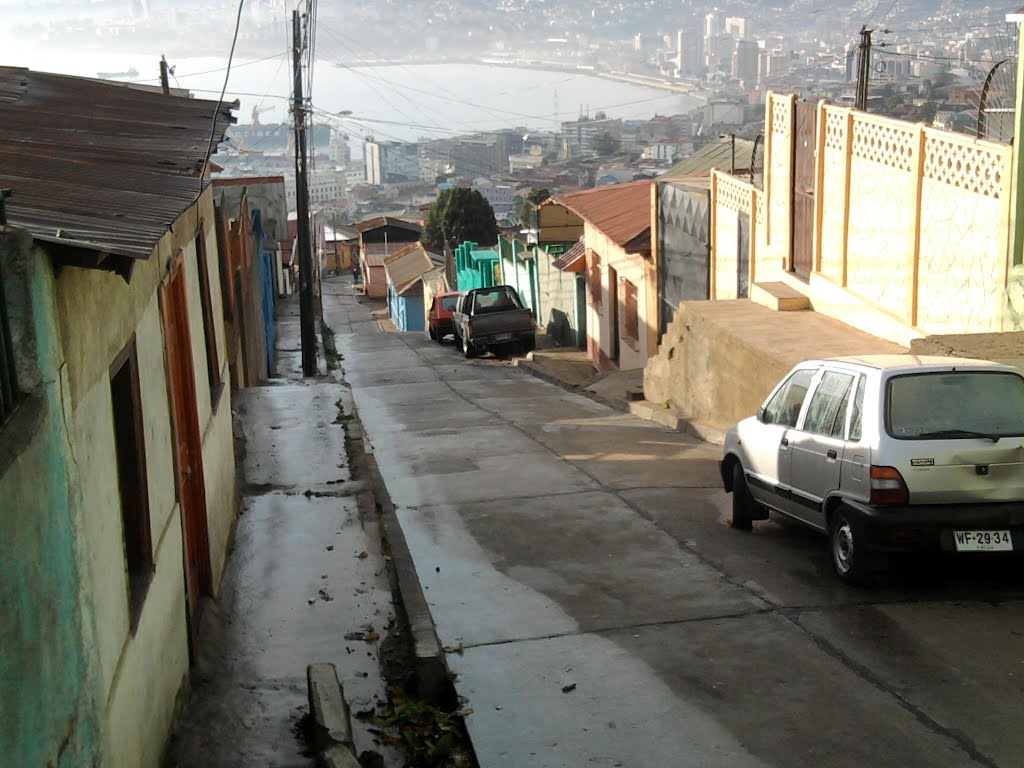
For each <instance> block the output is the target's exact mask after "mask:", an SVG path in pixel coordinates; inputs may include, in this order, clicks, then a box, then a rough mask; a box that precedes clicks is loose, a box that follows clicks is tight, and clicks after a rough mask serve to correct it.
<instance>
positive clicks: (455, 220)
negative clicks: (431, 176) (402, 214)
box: [420, 187, 498, 253]
mask: <svg viewBox="0 0 1024 768" xmlns="http://www.w3.org/2000/svg"><path fill="white" fill-rule="evenodd" d="M420 240H421V241H422V242H423V244H424V245H425V246H426V247H427V248H430V249H431V250H433V251H436V252H438V253H441V252H443V251H444V249H445V248H448V249H451V250H454V249H455V247H456V246H458V245H461V244H462V243H464V242H466V241H467V240H472V241H473V242H474V243H480V244H481V245H493V244H494V243H497V242H498V224H497V222H496V221H495V220H494V209H493V208H491V204H490V203H489V202H487V199H486V198H485V197H484V196H483V195H481V194H480V192H478V191H477V190H475V189H469V188H468V187H453V188H451V189H446V190H444V191H443V192H441V194H439V195H438V196H437V202H436V203H434V206H433V207H432V208H431V209H430V213H429V214H428V215H427V222H426V225H425V226H424V227H423V234H422V236H421V237H420Z"/></svg>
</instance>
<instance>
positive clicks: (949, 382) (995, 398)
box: [885, 371, 1024, 440]
mask: <svg viewBox="0 0 1024 768" xmlns="http://www.w3.org/2000/svg"><path fill="white" fill-rule="evenodd" d="M886 400H887V406H886V419H885V421H886V429H887V430H888V432H889V434H890V435H892V436H893V437H895V438H898V439H901V440H943V439H947V440H952V439H963V438H969V437H984V438H989V439H993V440H996V439H998V438H1000V437H1006V436H1008V435H1024V378H1021V377H1020V376H1018V375H1017V374H1015V373H1009V372H1002V371H999V372H995V371H993V372H988V371H935V372H932V373H916V374H910V375H906V376H895V377H893V378H892V379H890V380H889V387H888V394H887V397H886Z"/></svg>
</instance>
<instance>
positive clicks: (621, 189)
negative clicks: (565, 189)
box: [545, 180, 651, 250]
mask: <svg viewBox="0 0 1024 768" xmlns="http://www.w3.org/2000/svg"><path fill="white" fill-rule="evenodd" d="M554 202H555V203H556V204H558V205H562V206H564V207H566V208H568V209H569V210H570V211H572V212H573V213H575V214H576V215H577V216H579V217H580V218H581V219H583V220H584V221H587V222H590V224H591V225H592V226H594V227H595V228H597V229H598V230H600V231H601V232H603V233H604V234H605V235H606V236H607V237H608V238H609V239H610V240H612V241H613V242H614V243H615V244H616V245H618V246H620V247H621V248H625V249H627V250H644V249H643V247H642V246H641V245H640V244H639V242H637V243H634V241H637V239H638V238H640V237H641V236H642V235H643V234H644V233H645V232H646V233H648V243H647V248H648V249H649V248H650V243H649V233H650V229H651V182H650V181H648V180H645V181H631V182H627V183H625V184H609V185H608V186H604V187H598V188H597V189H588V190H586V191H584V192H574V193H572V194H571V195H563V196H561V197H558V198H556V199H555V201H554ZM546 204H547V203H545V205H546ZM633 245H636V248H633V247H632V246H633Z"/></svg>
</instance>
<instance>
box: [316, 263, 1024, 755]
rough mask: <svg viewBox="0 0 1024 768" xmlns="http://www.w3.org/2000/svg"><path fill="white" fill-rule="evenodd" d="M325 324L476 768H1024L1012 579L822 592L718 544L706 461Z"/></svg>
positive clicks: (488, 365) (332, 314)
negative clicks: (445, 649) (460, 702)
mask: <svg viewBox="0 0 1024 768" xmlns="http://www.w3.org/2000/svg"><path fill="white" fill-rule="evenodd" d="M348 290H349V288H348V286H347V284H336V283H330V282H329V283H328V284H327V285H326V291H327V292H328V293H329V294H338V295H328V296H326V297H325V316H326V319H327V322H328V324H329V325H331V326H332V327H333V328H334V330H335V332H336V333H337V343H338V348H339V351H340V352H341V353H342V355H343V356H344V360H343V362H342V366H343V368H344V373H345V377H346V380H347V382H348V383H349V384H350V385H351V387H352V395H353V398H354V401H355V404H356V407H357V409H358V413H359V417H360V419H361V421H362V424H363V427H364V429H365V432H366V435H367V437H368V440H369V443H370V448H371V450H372V451H373V452H374V454H375V456H376V460H377V463H378V465H379V466H380V469H381V472H382V475H383V477H384V480H385V482H386V484H387V487H388V490H389V492H390V494H391V497H392V499H393V501H394V503H395V505H396V507H397V508H398V515H399V520H400V522H401V524H402V527H403V530H404V532H405V536H406V538H407V539H408V543H409V546H410V550H411V553H412V556H413V559H414V561H415V563H416V567H417V572H418V575H419V577H420V580H421V583H422V586H423V589H424V593H425V595H426V597H427V600H428V602H429V604H430V608H431V612H432V615H433V618H434V621H435V624H436V627H437V632H438V635H439V637H440V639H441V642H442V643H443V644H444V645H445V646H449V647H456V646H459V645H461V646H462V647H463V648H464V650H463V651H462V652H461V653H459V652H453V653H449V654H448V657H447V659H448V664H449V667H450V669H451V670H452V671H453V672H455V673H456V675H457V677H456V682H455V685H456V688H457V691H458V693H459V694H460V695H462V696H464V697H465V698H466V699H467V700H468V706H469V707H470V708H471V709H472V713H471V714H470V715H469V716H468V717H467V718H466V722H467V726H468V728H469V731H470V735H471V737H472V740H473V744H474V748H475V749H476V752H477V756H478V759H479V762H480V765H481V766H483V768H491V767H492V766H589V765H595V766H628V767H629V768H638V767H641V766H658V767H659V768H663V767H664V766H722V767H729V768H741V767H743V766H778V767H780V768H782V767H783V766H784V767H785V768H793V767H794V766H809V767H810V766H813V767H814V768H824V767H827V766H828V767H830V766H865V765H871V766H876V767H878V768H881V767H883V766H894V767H896V766H899V767H901V768H902V767H904V766H943V767H944V768H953V767H954V766H1006V767H1007V768H1009V767H1011V766H1021V765H1024V696H1022V694H1024V576H1022V575H1021V570H1022V568H1021V564H1020V563H1019V562H1011V561H1006V560H998V561H997V560H993V559H991V558H980V559H978V560H974V561H966V562H965V561H957V562H950V561H947V560H929V561H924V562H918V563H908V564H906V566H905V567H902V568H897V569H896V570H895V571H893V572H892V573H891V574H890V575H889V576H888V577H887V579H886V582H885V583H884V584H882V585H880V586H879V587H877V588H874V589H871V590H863V589H855V588H851V587H846V586H844V585H842V584H840V583H839V582H838V581H837V580H836V579H835V578H834V577H833V575H832V573H831V570H830V565H829V560H828V556H827V552H826V546H825V541H824V539H823V538H822V537H820V536H818V535H816V534H813V533H810V532H805V531H803V530H802V529H799V528H795V527H792V526H786V525H782V524H779V523H776V522H768V523H761V524H758V525H757V526H756V529H755V531H754V532H753V533H752V534H747V533H742V532H738V531H733V530H731V529H729V528H728V526H727V525H726V519H727V516H728V514H727V513H728V497H727V496H726V495H725V494H724V493H723V492H722V491H721V490H720V489H719V481H718V476H717V467H716V461H717V458H718V449H717V448H715V447H714V446H709V445H706V444H703V443H700V442H697V441H695V440H693V439H690V438H688V437H686V436H683V435H680V434H676V433H672V432H667V431H664V430H663V429H661V428H659V427H657V426H655V425H652V424H651V423H648V422H644V421H641V420H639V419H637V418H634V417H631V416H627V415H623V414H620V413H618V412H615V411H613V410H610V409H608V408H606V407H604V406H602V405H599V404H597V403H594V402H593V401H591V400H588V399H586V398H583V397H580V396H576V395H573V394H569V393H567V392H565V391H563V390H561V389H559V388H557V387H554V386H552V385H549V384H546V383H544V382H541V381H539V380H537V379H534V378H532V377H530V376H529V375H527V374H525V373H524V372H522V371H520V370H518V369H515V368H513V367H510V366H508V365H501V364H496V363H494V362H491V361H487V360H481V361H466V360H464V359H462V357H461V356H460V355H458V354H457V353H456V351H455V350H454V349H453V348H452V346H451V345H450V344H446V345H438V344H436V343H432V342H430V341H429V340H427V339H426V338H424V337H421V336H419V335H413V334H387V333H380V332H379V331H378V329H377V326H376V323H374V322H372V320H371V318H370V316H369V311H368V310H367V308H366V307H364V306H361V305H359V304H357V303H356V301H355V300H354V299H353V298H352V297H351V296H347V297H346V296H344V295H343V294H344V293H346V292H348Z"/></svg>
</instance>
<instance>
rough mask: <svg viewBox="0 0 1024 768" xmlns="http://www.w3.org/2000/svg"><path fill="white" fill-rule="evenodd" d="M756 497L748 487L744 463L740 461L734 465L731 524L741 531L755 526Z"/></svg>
mask: <svg viewBox="0 0 1024 768" xmlns="http://www.w3.org/2000/svg"><path fill="white" fill-rule="evenodd" d="M755 503H756V502H755V501H754V497H753V496H751V495H750V488H748V487H747V477H746V475H744V474H743V465H742V464H740V463H739V462H738V461H737V462H736V463H734V464H733V465H732V520H731V521H730V522H729V525H730V526H732V527H733V528H736V529H737V530H740V531H749V530H750V529H751V528H753V527H754V525H753V522H752V521H753V519H754V504H755Z"/></svg>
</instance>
